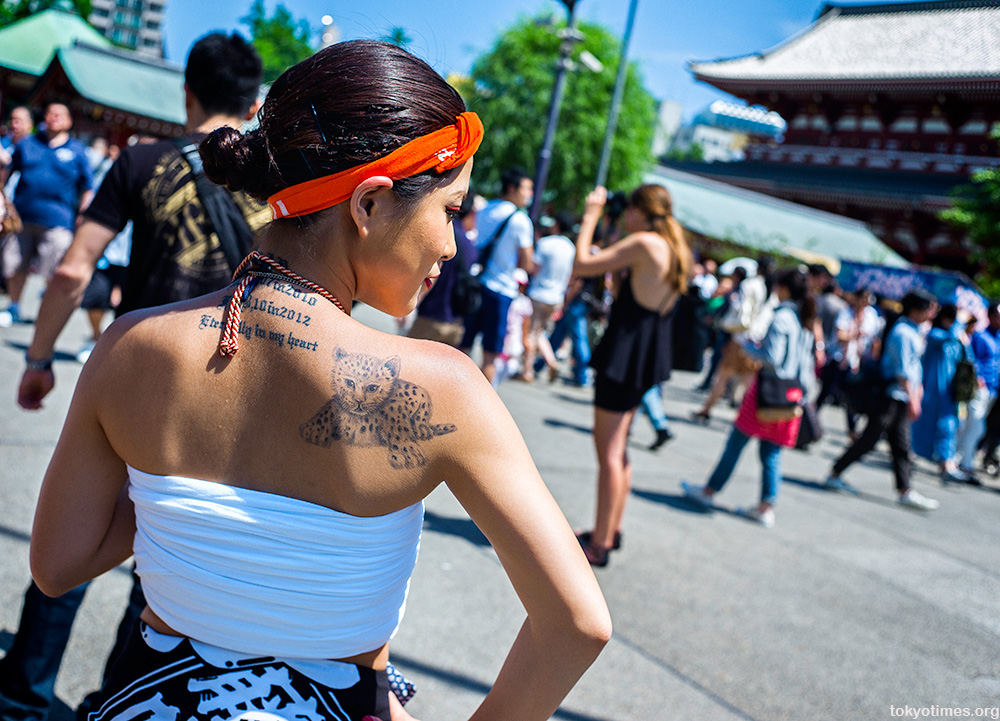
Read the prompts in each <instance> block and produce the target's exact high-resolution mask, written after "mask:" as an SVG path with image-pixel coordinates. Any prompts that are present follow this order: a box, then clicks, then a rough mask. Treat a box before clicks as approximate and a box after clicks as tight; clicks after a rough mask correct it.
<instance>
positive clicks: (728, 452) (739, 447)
mask: <svg viewBox="0 0 1000 721" xmlns="http://www.w3.org/2000/svg"><path fill="white" fill-rule="evenodd" d="M749 440H750V436H748V435H746V434H745V433H743V432H742V431H741V430H739V429H738V428H736V427H735V426H733V430H732V432H731V433H730V434H729V440H727V441H726V448H725V450H723V451H722V457H721V458H720V459H719V462H718V464H717V465H716V466H715V470H714V471H712V475H711V477H710V478H709V479H708V487H709V488H711V489H712V490H713V491H715V492H716V493H718V492H719V491H721V490H722V488H723V486H725V485H726V483H727V482H728V481H729V478H730V476H732V475H733V469H735V468H736V463H737V461H739V460H740V454H741V453H743V449H744V447H746V444H747V442H748V441H749ZM758 442H759V444H760V448H759V452H760V464H761V475H760V500H761V503H771V504H773V503H774V502H775V501H776V500H778V487H779V486H780V485H781V446H779V445H777V444H775V443H771V442H770V441H765V440H763V439H761V440H759V441H758Z"/></svg>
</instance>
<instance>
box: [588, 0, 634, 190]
mask: <svg viewBox="0 0 1000 721" xmlns="http://www.w3.org/2000/svg"><path fill="white" fill-rule="evenodd" d="M638 5H639V0H632V2H631V4H630V5H629V8H628V20H627V21H626V22H625V36H624V37H623V38H622V56H621V59H620V60H619V61H618V77H617V78H616V79H615V92H614V95H613V96H612V98H611V110H610V111H609V113H608V128H607V130H606V131H605V133H604V144H603V145H602V146H601V162H600V164H599V165H598V166H597V185H604V184H605V183H607V181H608V166H609V165H610V164H611V144H612V142H613V141H614V139H615V130H616V129H617V127H618V111H619V110H621V105H622V95H623V94H624V93H625V77H626V75H627V73H628V44H629V41H630V40H631V39H632V26H633V25H634V24H635V10H636V7H637V6H638Z"/></svg>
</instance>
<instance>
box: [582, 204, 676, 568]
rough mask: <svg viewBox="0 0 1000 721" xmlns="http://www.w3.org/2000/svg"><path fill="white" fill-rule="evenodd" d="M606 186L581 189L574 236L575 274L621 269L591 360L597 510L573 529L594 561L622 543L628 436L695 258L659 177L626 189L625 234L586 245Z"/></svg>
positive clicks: (663, 364)
mask: <svg viewBox="0 0 1000 721" xmlns="http://www.w3.org/2000/svg"><path fill="white" fill-rule="evenodd" d="M606 200H607V191H606V190H605V189H604V188H601V187H598V188H596V189H595V190H593V191H592V192H591V193H590V194H589V195H588V196H587V203H586V209H585V210H584V214H583V220H582V222H581V223H580V232H579V234H578V236H577V241H576V263H575V264H574V266H573V275H574V276H577V277H589V276H596V275H604V274H605V273H621V276H620V283H618V294H617V296H616V298H615V302H614V304H613V305H612V306H611V317H610V318H609V319H608V328H607V330H606V331H605V333H604V336H603V337H602V338H601V343H600V345H599V346H598V347H597V348H596V349H595V351H594V357H593V359H592V360H591V361H590V365H591V366H593V368H594V370H595V371H596V372H597V376H596V379H595V382H594V447H595V449H596V451H597V464H598V474H597V514H596V515H597V518H596V520H595V521H594V529H593V530H592V531H586V532H583V533H579V534H577V537H578V539H579V540H580V544H581V545H582V546H583V550H584V552H585V553H586V555H587V560H588V561H590V563H591V565H593V566H606V565H607V563H608V552H609V551H611V550H614V549H617V548H619V547H620V546H621V538H622V536H621V524H622V516H623V515H624V513H625V500H626V499H627V498H628V494H629V489H630V488H631V486H632V466H631V465H630V464H629V460H628V452H627V447H626V446H627V443H628V434H629V428H630V427H631V425H632V419H633V417H635V411H636V408H638V407H639V403H640V401H641V400H642V396H643V394H645V392H646V391H648V390H649V389H650V388H652V387H653V386H655V385H658V384H659V383H661V382H662V381H664V380H666V379H667V378H669V377H670V368H671V364H672V362H673V352H672V348H671V345H672V334H673V310H674V306H675V305H676V303H677V300H678V299H679V298H680V297H681V296H682V295H683V294H684V293H686V292H687V282H688V275H689V274H690V272H691V266H692V263H693V258H692V257H691V251H690V250H689V248H688V246H687V242H686V241H685V239H684V230H683V229H682V228H681V226H680V223H678V222H677V220H676V219H674V216H673V212H672V204H671V198H670V194H669V193H668V192H667V189H666V188H664V187H663V186H662V185H642V186H639V187H638V188H637V189H636V190H634V191H633V192H632V195H631V196H629V199H628V205H627V207H626V209H625V213H624V215H623V219H622V220H623V223H624V230H625V233H626V236H625V237H624V238H622V239H621V240H620V241H618V242H617V243H614V244H612V245H611V246H609V247H607V248H604V249H602V250H600V251H598V252H592V251H591V242H592V240H593V236H594V230H595V229H596V228H597V223H598V221H600V218H601V214H602V213H603V211H604V203H605V201H606Z"/></svg>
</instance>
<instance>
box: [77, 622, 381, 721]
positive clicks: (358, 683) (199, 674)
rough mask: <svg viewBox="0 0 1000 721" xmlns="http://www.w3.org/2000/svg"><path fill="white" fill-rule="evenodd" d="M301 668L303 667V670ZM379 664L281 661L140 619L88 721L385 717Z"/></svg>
mask: <svg viewBox="0 0 1000 721" xmlns="http://www.w3.org/2000/svg"><path fill="white" fill-rule="evenodd" d="M307 674H308V675H307ZM389 693H390V688H389V679H388V677H387V675H386V672H385V671H376V670H375V669H371V668H367V667H365V666H356V665H355V664H351V663H344V662H341V661H311V662H306V663H301V662H295V661H294V660H289V661H283V660H280V659H274V658H254V657H248V656H246V655H245V654H238V653H234V652H232V651H224V650H223V649H220V648H217V647H214V646H207V645H203V644H199V643H194V642H192V641H191V640H190V639H187V638H180V637H177V636H164V635H162V634H158V633H156V632H155V631H153V630H152V629H151V628H149V627H148V626H147V625H146V624H144V623H142V622H141V621H139V622H137V623H136V625H135V626H134V627H133V628H132V634H131V636H130V637H129V640H128V642H127V644H126V646H125V649H124V650H123V651H122V653H121V655H120V656H119V657H118V659H116V661H115V663H114V666H113V667H112V669H111V673H110V675H109V676H108V678H107V679H106V680H105V683H104V688H102V689H101V691H100V692H99V694H98V697H97V698H96V699H95V700H94V703H93V705H92V706H91V712H90V715H89V717H88V718H89V721H109V720H110V719H114V718H116V717H119V715H122V714H124V716H122V717H123V718H150V719H163V718H177V719H187V720H190V719H197V720H198V721H201V720H204V721H208V720H209V719H231V718H248V719H249V718H254V716H255V714H254V712H268V713H263V714H260V715H259V716H258V717H270V718H274V717H275V716H277V717H280V718H285V719H296V718H303V719H322V720H323V721H342V720H343V719H344V718H345V717H346V718H351V719H360V718H362V717H364V716H366V715H370V716H375V717H377V718H381V719H388V718H389Z"/></svg>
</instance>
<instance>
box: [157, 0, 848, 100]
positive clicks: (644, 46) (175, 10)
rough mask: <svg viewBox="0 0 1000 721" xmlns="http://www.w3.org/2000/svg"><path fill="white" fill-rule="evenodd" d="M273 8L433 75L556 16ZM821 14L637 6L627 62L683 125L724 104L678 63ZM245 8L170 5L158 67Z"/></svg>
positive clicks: (410, 3) (602, 0)
mask: <svg viewBox="0 0 1000 721" xmlns="http://www.w3.org/2000/svg"><path fill="white" fill-rule="evenodd" d="M277 4H278V0H265V6H266V8H267V11H268V14H270V13H271V12H273V10H274V8H275V7H276V5H277ZM282 4H283V5H284V6H285V7H287V8H288V9H289V10H290V11H291V12H292V14H293V15H294V16H295V17H296V18H301V19H306V20H308V21H309V23H310V24H311V25H312V26H313V27H314V28H316V29H317V30H318V28H319V27H320V23H321V20H320V19H321V18H322V17H323V15H327V14H329V15H330V16H332V17H333V19H334V23H335V24H336V25H337V27H338V28H339V29H340V32H341V39H344V40H348V39H352V38H359V37H380V36H382V35H384V34H386V33H387V32H388V31H389V30H390V29H391V28H393V27H402V28H404V29H405V30H406V32H407V33H408V34H409V36H410V37H411V38H413V44H412V45H411V47H410V49H411V50H412V51H413V52H415V53H416V54H417V55H419V56H421V57H422V58H424V59H425V60H427V61H428V62H429V63H430V64H431V65H433V66H434V67H435V69H437V70H438V71H439V72H441V73H442V74H447V73H449V72H453V71H454V72H460V73H464V72H467V71H468V70H469V68H470V67H471V65H472V62H473V61H474V60H475V59H476V57H478V56H479V55H481V54H482V53H484V52H486V51H487V50H489V49H490V47H491V46H492V44H493V42H494V40H495V39H496V37H497V35H498V34H499V33H500V32H502V31H503V30H504V29H505V28H507V27H509V26H510V25H511V24H513V23H514V22H515V21H516V20H517V19H518V17H519V16H521V15H535V14H538V13H540V12H546V11H552V12H556V13H563V14H565V8H564V6H563V5H562V4H561V3H559V2H556V1H555V0H502V1H501V2H495V1H491V0H434V1H433V2H432V1H431V0H365V1H364V2H353V1H352V2H343V0H341V1H340V2H336V1H334V0H326V1H324V0H282ZM822 4H823V3H822V0H705V1H703V2H691V1H690V0H639V5H638V12H637V14H636V22H635V31H634V33H633V36H632V43H631V46H630V49H629V57H630V59H632V60H636V61H638V62H639V64H640V66H641V68H642V71H643V74H644V77H645V81H646V87H647V88H648V89H649V90H650V92H652V93H653V95H655V96H656V97H657V98H658V99H660V100H674V101H677V102H679V103H681V104H682V105H683V106H684V111H685V116H686V117H690V116H692V115H694V114H695V113H697V112H698V111H700V110H701V109H702V108H703V107H705V106H706V105H707V104H708V103H710V102H711V101H713V100H715V99H717V98H720V97H726V96H725V95H724V94H723V93H721V92H719V91H717V90H715V89H714V88H711V87H709V86H706V85H702V84H699V83H696V82H695V81H694V80H693V79H692V78H691V75H690V73H689V72H688V71H687V69H686V67H685V63H686V62H687V61H689V60H712V59H717V58H724V57H734V56H738V55H745V54H748V53H753V52H757V51H760V50H766V49H768V48H770V47H773V46H774V45H776V44H778V43H780V42H781V41H783V40H784V39H786V38H788V37H789V36H791V35H793V34H794V33H796V32H798V31H799V30H801V29H803V28H804V27H806V26H807V25H808V24H809V23H810V22H812V21H813V19H815V17H816V14H817V13H818V11H819V9H820V7H821V6H822ZM839 4H853V2H852V0H847V1H846V2H845V1H844V0H840V2H839ZM628 5H629V3H628V0H579V4H578V10H577V14H578V16H579V17H580V19H582V20H585V21H589V22H596V23H600V24H601V25H604V26H605V27H607V28H608V29H610V30H611V31H612V32H614V33H617V34H622V33H623V32H624V29H625V20H626V16H627V13H628ZM249 7H250V0H226V1H225V2H206V0H169V2H168V5H167V13H166V22H165V28H164V30H165V33H166V46H167V57H168V58H169V59H170V60H173V61H174V62H177V63H178V64H183V62H184V58H185V56H186V55H187V51H188V49H189V48H190V47H191V44H192V43H193V42H194V41H195V40H196V39H197V38H199V37H200V36H201V35H204V34H205V33H207V32H209V31H211V30H217V29H222V30H231V29H237V30H242V31H243V32H246V27H245V26H241V25H240V22H239V19H240V17H242V16H243V15H245V14H246V12H247V10H248V9H249Z"/></svg>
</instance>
